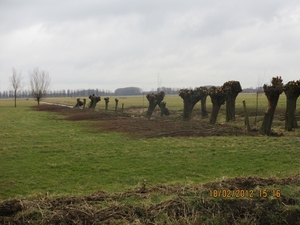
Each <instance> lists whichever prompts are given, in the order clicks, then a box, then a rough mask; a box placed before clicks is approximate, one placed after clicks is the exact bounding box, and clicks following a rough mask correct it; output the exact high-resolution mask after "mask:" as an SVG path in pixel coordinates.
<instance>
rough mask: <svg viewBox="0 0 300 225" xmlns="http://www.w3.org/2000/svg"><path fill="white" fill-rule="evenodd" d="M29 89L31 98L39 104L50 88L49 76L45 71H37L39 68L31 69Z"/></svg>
mask: <svg viewBox="0 0 300 225" xmlns="http://www.w3.org/2000/svg"><path fill="white" fill-rule="evenodd" d="M29 78H30V88H31V95H32V97H33V98H34V99H35V100H36V101H37V102H38V105H39V104H40V100H41V99H42V98H44V97H45V96H46V94H47V91H48V90H49V87H50V81H51V79H50V76H49V73H48V72H47V71H44V70H41V71H40V70H39V68H35V69H33V71H32V72H29Z"/></svg>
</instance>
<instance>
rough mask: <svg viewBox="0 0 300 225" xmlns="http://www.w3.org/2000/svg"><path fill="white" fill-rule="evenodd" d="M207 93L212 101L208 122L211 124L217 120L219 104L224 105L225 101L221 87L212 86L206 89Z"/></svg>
mask: <svg viewBox="0 0 300 225" xmlns="http://www.w3.org/2000/svg"><path fill="white" fill-rule="evenodd" d="M208 95H209V96H210V98H211V102H212V112H211V115H210V120H209V122H210V123H211V124H215V123H216V121H217V117H218V114H219V110H220V107H221V105H224V103H225V101H226V94H225V92H224V91H223V88H222V87H215V86H212V87H210V88H209V89H208Z"/></svg>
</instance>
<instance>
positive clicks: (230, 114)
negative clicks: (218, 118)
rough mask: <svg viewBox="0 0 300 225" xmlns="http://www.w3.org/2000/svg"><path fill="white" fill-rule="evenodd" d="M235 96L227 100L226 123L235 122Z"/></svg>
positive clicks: (228, 97)
mask: <svg viewBox="0 0 300 225" xmlns="http://www.w3.org/2000/svg"><path fill="white" fill-rule="evenodd" d="M235 99H236V96H235V95H228V96H227V98H226V122H229V121H230V120H233V121H234V120H235Z"/></svg>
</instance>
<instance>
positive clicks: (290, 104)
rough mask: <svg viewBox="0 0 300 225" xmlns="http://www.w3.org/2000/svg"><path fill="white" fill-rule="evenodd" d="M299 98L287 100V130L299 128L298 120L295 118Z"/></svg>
mask: <svg viewBox="0 0 300 225" xmlns="http://www.w3.org/2000/svg"><path fill="white" fill-rule="evenodd" d="M297 99H298V97H297V98H287V99H286V113H285V129H286V130H287V131H291V130H292V129H293V128H298V124H297V119H296V116H295V111H296V105H297Z"/></svg>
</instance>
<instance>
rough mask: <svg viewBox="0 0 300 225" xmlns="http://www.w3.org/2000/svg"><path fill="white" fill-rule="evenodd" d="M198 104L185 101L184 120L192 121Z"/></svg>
mask: <svg viewBox="0 0 300 225" xmlns="http://www.w3.org/2000/svg"><path fill="white" fill-rule="evenodd" d="M196 103H197V102H196ZM196 103H194V102H190V101H189V99H184V100H183V107H184V108H183V118H184V119H187V120H189V119H191V117H192V112H193V108H194V106H195V105H196Z"/></svg>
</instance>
